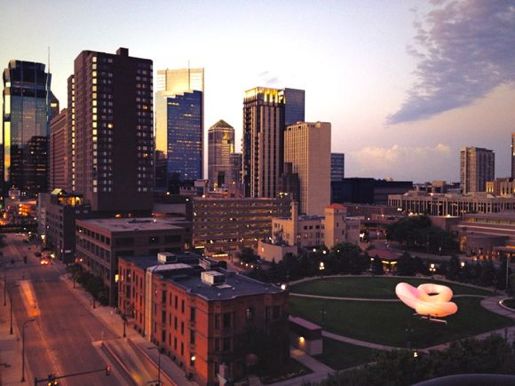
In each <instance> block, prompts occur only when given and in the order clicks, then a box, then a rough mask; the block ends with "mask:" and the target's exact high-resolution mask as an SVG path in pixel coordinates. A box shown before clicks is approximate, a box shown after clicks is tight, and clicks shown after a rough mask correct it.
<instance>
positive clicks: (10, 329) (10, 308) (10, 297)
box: [5, 284, 18, 335]
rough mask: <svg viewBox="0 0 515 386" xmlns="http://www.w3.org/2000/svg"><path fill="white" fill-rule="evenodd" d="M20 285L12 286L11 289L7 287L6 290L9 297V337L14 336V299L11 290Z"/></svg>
mask: <svg viewBox="0 0 515 386" xmlns="http://www.w3.org/2000/svg"><path fill="white" fill-rule="evenodd" d="M17 286H18V284H12V285H11V286H10V287H8V286H7V285H6V286H5V288H6V289H7V295H8V296H9V319H10V322H9V335H12V334H13V297H12V296H11V291H10V288H13V287H17Z"/></svg>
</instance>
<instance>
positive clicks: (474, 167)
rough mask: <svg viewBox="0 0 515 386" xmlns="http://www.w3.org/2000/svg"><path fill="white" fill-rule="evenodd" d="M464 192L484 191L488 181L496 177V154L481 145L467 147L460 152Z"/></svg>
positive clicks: (462, 188) (462, 189)
mask: <svg viewBox="0 0 515 386" xmlns="http://www.w3.org/2000/svg"><path fill="white" fill-rule="evenodd" d="M460 177H461V191H462V193H473V192H484V191H486V182H487V181H492V180H494V179H495V154H494V152H493V151H492V150H488V149H483V148H480V147H466V148H464V149H462V150H461V152H460Z"/></svg>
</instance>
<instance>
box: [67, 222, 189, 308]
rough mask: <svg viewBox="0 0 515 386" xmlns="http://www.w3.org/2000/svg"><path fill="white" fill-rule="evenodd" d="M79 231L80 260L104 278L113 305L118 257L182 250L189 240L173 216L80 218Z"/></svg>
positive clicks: (77, 224) (92, 271) (89, 270)
mask: <svg viewBox="0 0 515 386" xmlns="http://www.w3.org/2000/svg"><path fill="white" fill-rule="evenodd" d="M75 232H76V233H75V237H76V256H77V259H78V261H79V262H80V265H81V266H82V267H83V268H84V269H85V270H86V271H88V272H91V273H92V274H93V275H95V276H97V277H100V278H101V279H102V281H103V282H104V285H105V286H106V288H107V289H108V292H109V295H108V301H109V304H110V305H114V304H116V295H117V291H116V274H117V273H118V258H120V257H122V256H147V255H157V253H158V252H174V253H177V252H181V251H183V250H184V248H185V239H186V230H185V228H184V227H183V226H178V225H176V224H175V223H174V221H173V220H172V219H167V220H164V219H153V218H103V219H101V218H96V219H87V220H77V221H76V226H75Z"/></svg>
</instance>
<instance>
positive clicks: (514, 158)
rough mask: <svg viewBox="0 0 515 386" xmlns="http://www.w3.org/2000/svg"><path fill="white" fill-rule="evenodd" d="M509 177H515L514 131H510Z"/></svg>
mask: <svg viewBox="0 0 515 386" xmlns="http://www.w3.org/2000/svg"><path fill="white" fill-rule="evenodd" d="M511 178H515V133H511Z"/></svg>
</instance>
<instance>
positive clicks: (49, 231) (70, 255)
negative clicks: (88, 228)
mask: <svg viewBox="0 0 515 386" xmlns="http://www.w3.org/2000/svg"><path fill="white" fill-rule="evenodd" d="M90 209H91V208H90V207H89V205H88V204H86V203H85V202H84V201H83V199H82V196H78V195H76V194H69V193H66V192H65V191H63V190H61V189H54V191H52V192H51V193H40V194H39V196H38V225H39V231H38V233H39V235H40V237H41V240H42V242H43V245H44V246H45V247H47V248H49V249H51V250H52V251H54V253H55V255H56V258H57V259H59V260H61V261H63V262H64V263H66V264H68V263H72V262H73V261H74V260H75V220H77V219H84V218H88V217H89V216H90V215H91V210H90Z"/></svg>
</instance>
